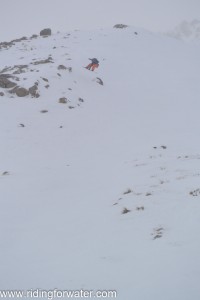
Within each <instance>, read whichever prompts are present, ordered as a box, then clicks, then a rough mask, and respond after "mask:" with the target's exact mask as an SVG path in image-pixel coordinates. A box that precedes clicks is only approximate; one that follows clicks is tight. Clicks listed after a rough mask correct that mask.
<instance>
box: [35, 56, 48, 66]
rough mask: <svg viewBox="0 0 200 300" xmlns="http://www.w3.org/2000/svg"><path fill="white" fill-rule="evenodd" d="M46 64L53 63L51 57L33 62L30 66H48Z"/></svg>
mask: <svg viewBox="0 0 200 300" xmlns="http://www.w3.org/2000/svg"><path fill="white" fill-rule="evenodd" d="M48 63H53V61H52V57H51V56H49V57H48V58H46V59H42V60H38V61H35V62H33V63H32V65H41V64H48Z"/></svg>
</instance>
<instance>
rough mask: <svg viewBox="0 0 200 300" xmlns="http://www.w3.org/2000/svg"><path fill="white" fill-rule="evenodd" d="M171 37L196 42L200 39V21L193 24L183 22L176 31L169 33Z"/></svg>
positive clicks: (194, 21) (192, 22)
mask: <svg viewBox="0 0 200 300" xmlns="http://www.w3.org/2000/svg"><path fill="white" fill-rule="evenodd" d="M167 34H168V35H169V36H172V37H174V38H177V39H180V40H184V41H195V40H199V39H200V21H199V20H196V19H195V20H192V21H191V22H188V21H182V22H181V23H180V24H179V25H177V26H176V27H175V28H174V30H171V31H170V32H168V33H167Z"/></svg>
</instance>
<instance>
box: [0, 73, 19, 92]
mask: <svg viewBox="0 0 200 300" xmlns="http://www.w3.org/2000/svg"><path fill="white" fill-rule="evenodd" d="M9 77H12V76H11V75H8V74H1V75H0V87H2V88H5V89H9V88H12V87H14V86H16V83H15V82H12V81H10V80H9V79H8V78H9Z"/></svg>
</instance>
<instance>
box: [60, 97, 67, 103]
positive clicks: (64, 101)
mask: <svg viewBox="0 0 200 300" xmlns="http://www.w3.org/2000/svg"><path fill="white" fill-rule="evenodd" d="M58 102H59V103H63V104H66V103H67V102H68V101H67V98H65V97H62V98H60V99H59V100H58Z"/></svg>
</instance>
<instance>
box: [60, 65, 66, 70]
mask: <svg viewBox="0 0 200 300" xmlns="http://www.w3.org/2000/svg"><path fill="white" fill-rule="evenodd" d="M58 70H67V67H65V66H64V65H59V66H58Z"/></svg>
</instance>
